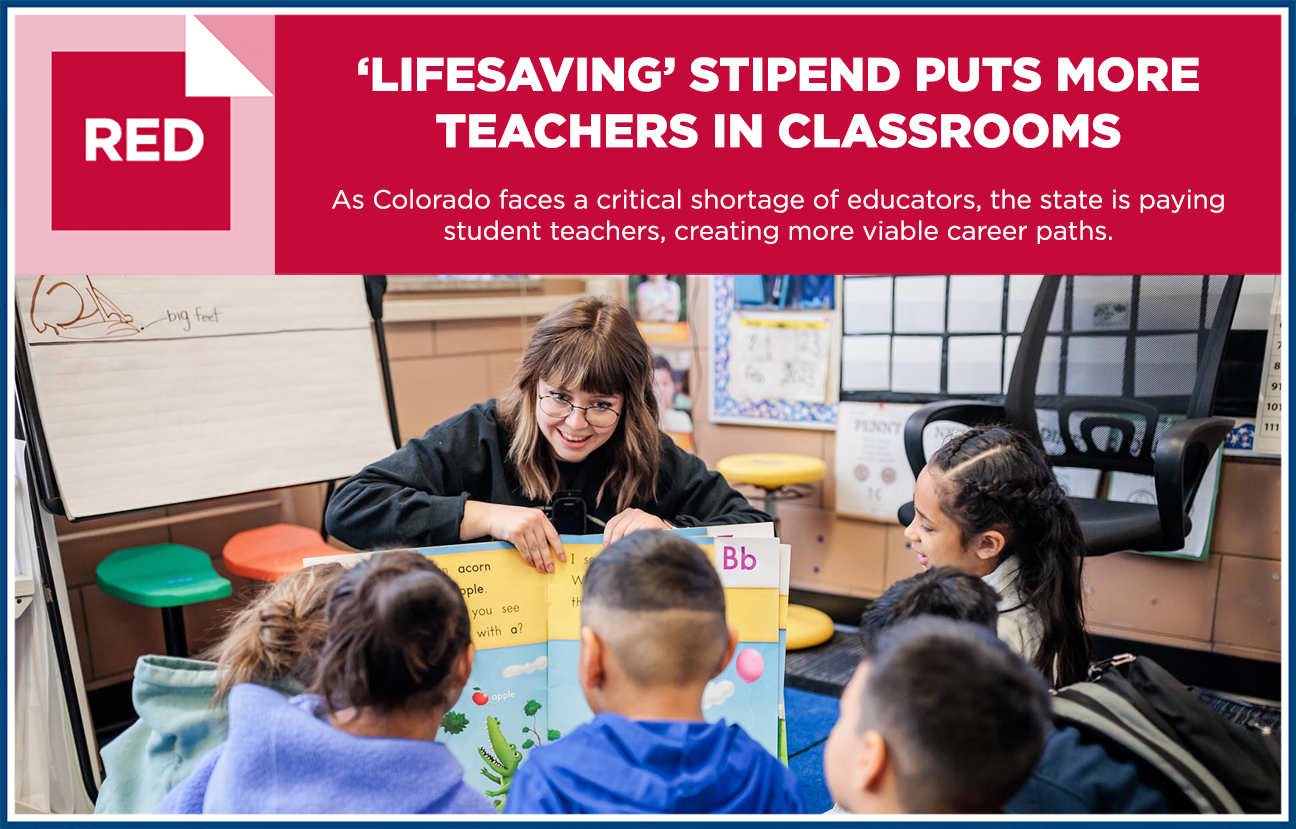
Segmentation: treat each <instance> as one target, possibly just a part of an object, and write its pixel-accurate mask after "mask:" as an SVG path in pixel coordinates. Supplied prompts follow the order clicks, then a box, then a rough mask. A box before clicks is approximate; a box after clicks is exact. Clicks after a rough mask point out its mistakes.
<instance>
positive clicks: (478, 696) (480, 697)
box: [472, 686, 490, 705]
mask: <svg viewBox="0 0 1296 829" xmlns="http://www.w3.org/2000/svg"><path fill="white" fill-rule="evenodd" d="M473 690H474V691H476V692H477V693H475V694H473V695H472V701H473V702H475V703H477V704H478V705H485V704H486V703H487V702H489V701H490V697H488V696H486V695H485V694H483V693H482V689H480V688H477V687H475V686H474V687H473Z"/></svg>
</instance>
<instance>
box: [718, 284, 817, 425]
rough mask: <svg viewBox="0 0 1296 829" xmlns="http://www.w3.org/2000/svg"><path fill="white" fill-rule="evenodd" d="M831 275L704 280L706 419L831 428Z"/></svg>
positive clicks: (719, 421)
mask: <svg viewBox="0 0 1296 829" xmlns="http://www.w3.org/2000/svg"><path fill="white" fill-rule="evenodd" d="M835 306H836V277H835V276H831V275H816V276H716V277H714V278H713V279H712V280H711V309H712V314H711V341H712V348H711V384H712V385H711V420H712V421H713V422H716V423H747V424H757V425H759V424H768V425H775V426H793V427H800V428H807V429H832V428H833V426H834V425H835V424H836V422H837V407H836V405H835V403H836V398H837V390H836V385H837V377H836V366H837V363H838V357H837V349H838V343H839V342H840V335H839V333H838V328H837V316H836V312H835Z"/></svg>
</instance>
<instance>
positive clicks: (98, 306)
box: [29, 275, 140, 340]
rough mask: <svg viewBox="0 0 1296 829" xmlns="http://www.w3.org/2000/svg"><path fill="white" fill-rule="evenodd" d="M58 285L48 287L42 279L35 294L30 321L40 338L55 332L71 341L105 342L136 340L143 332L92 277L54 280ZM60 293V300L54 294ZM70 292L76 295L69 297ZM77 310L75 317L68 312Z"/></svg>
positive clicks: (38, 282)
mask: <svg viewBox="0 0 1296 829" xmlns="http://www.w3.org/2000/svg"><path fill="white" fill-rule="evenodd" d="M53 279H57V280H58V281H57V282H53V284H51V285H49V286H48V287H46V286H45V276H44V275H42V276H41V278H40V279H39V280H37V282H36V288H35V290H33V291H32V298H31V310H30V312H29V319H30V320H31V324H32V328H33V329H34V330H35V331H36V333H37V334H44V333H45V332H46V331H49V330H50V329H53V331H54V333H55V334H56V335H57V336H59V337H64V338H66V339H70V340H105V339H116V338H118V337H133V336H135V335H136V334H138V333H139V332H140V329H139V328H138V327H136V326H135V325H134V322H135V318H134V317H133V316H131V315H130V314H128V313H126V312H125V311H123V310H122V309H121V308H118V307H117V304H116V303H114V302H113V301H112V300H111V299H109V298H108V297H107V296H105V295H104V294H103V292H101V291H100V290H99V289H98V288H96V287H95V286H94V283H93V282H91V281H90V277H89V276H88V275H87V276H85V277H72V278H71V280H75V281H71V280H70V279H69V278H66V277H51V280H53ZM55 291H60V293H59V294H58V296H57V298H55V297H54V292H55ZM68 291H71V292H72V294H74V295H75V299H73V297H72V296H69V294H68ZM73 308H76V313H75V314H72V315H71V316H70V317H69V316H68V312H69V311H71V310H72V309H73Z"/></svg>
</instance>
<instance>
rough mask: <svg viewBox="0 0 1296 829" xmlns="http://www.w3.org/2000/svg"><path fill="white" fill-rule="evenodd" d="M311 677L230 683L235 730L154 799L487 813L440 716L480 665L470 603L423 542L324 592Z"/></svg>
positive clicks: (174, 803)
mask: <svg viewBox="0 0 1296 829" xmlns="http://www.w3.org/2000/svg"><path fill="white" fill-rule="evenodd" d="M327 619H328V628H329V634H328V641H327V643H326V644H325V646H324V651H323V653H322V654H321V656H320V664H319V671H318V674H317V677H316V680H315V686H314V688H313V689H312V690H314V691H315V693H312V694H302V695H300V696H297V697H293V698H292V699H284V698H283V697H282V696H281V695H280V694H278V693H276V692H275V691H272V690H269V689H266V688H262V687H259V686H256V685H251V684H246V685H238V686H236V687H235V688H234V689H233V690H232V691H231V692H230V696H229V737H228V739H227V740H226V742H225V743H224V744H223V745H221V746H220V747H218V748H216V749H215V750H213V751H212V752H211V753H210V754H208V755H207V756H206V757H204V758H203V761H202V762H201V763H200V764H199V765H198V767H197V768H196V769H194V772H193V774H192V775H191V776H190V777H189V778H188V779H187V780H185V781H184V783H182V784H181V785H180V786H178V787H176V788H175V789H172V791H171V793H170V794H169V795H167V797H166V799H165V800H163V801H162V803H161V805H160V806H159V807H158V811H159V812H162V813H168V814H199V813H206V814H232V813H243V814H307V813H311V814H363V813H368V814H377V813H388V814H465V813H473V814H489V813H494V811H495V809H494V808H493V807H492V806H491V804H490V803H489V802H487V800H486V798H485V797H483V796H482V795H481V794H479V793H477V792H475V791H473V790H472V789H470V788H469V787H468V786H467V785H466V784H465V783H464V780H463V768H462V767H461V766H460V765H459V763H458V762H457V761H456V760H455V759H454V758H453V757H452V756H451V754H450V750H449V749H447V748H446V747H445V746H444V745H442V744H440V743H438V742H435V739H436V735H437V730H438V729H439V728H440V725H441V717H442V716H443V715H444V714H445V712H446V711H448V710H450V708H452V707H453V706H454V704H455V702H456V701H457V700H458V699H459V694H460V693H461V692H462V691H463V687H464V685H465V684H466V683H467V681H468V674H469V673H470V672H471V670H472V658H473V649H472V644H471V640H470V631H469V623H468V611H467V608H466V607H465V606H464V602H463V597H462V596H461V595H460V593H459V588H457V587H456V586H455V584H454V582H453V581H451V580H450V577H449V576H447V575H446V574H445V573H443V572H441V570H439V569H438V568H437V567H436V566H435V565H434V564H433V563H432V562H431V561H430V560H428V559H427V558H424V557H423V556H420V555H417V554H415V553H386V554H382V555H376V556H374V557H372V558H371V559H369V560H368V561H366V562H364V563H363V564H361V565H359V566H357V567H356V568H355V569H354V570H351V571H350V572H348V573H347V574H346V575H344V576H343V577H342V579H341V580H340V581H339V582H338V585H337V587H336V588H334V590H333V593H332V595H331V596H330V597H329V604H328V610H327Z"/></svg>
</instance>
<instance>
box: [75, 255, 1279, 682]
mask: <svg viewBox="0 0 1296 829" xmlns="http://www.w3.org/2000/svg"><path fill="white" fill-rule="evenodd" d="M700 284H701V280H700V279H699V280H692V281H691V283H690V291H695V290H698V286H700ZM399 301H401V300H399V299H389V302H399ZM693 307H702V306H701V305H694V306H693ZM534 324H535V318H534V317H529V318H519V317H511V318H508V319H487V320H438V321H421V322H420V321H411V322H397V323H389V324H388V326H387V341H388V350H389V356H390V359H391V366H392V377H393V385H394V390H395V395H396V401H397V414H398V417H399V420H400V426H401V432H402V438H403V439H404V440H408V439H410V438H412V437H417V436H421V435H422V434H423V432H424V431H426V429H427V428H428V427H429V426H431V425H433V424H436V423H439V422H440V421H442V420H444V419H445V418H447V417H449V416H451V415H453V414H455V413H457V412H460V411H462V410H463V409H464V408H466V407H468V406H470V405H472V404H473V403H476V402H479V401H482V400H485V399H487V398H489V397H494V396H497V395H498V394H500V393H501V392H502V391H504V390H505V389H506V388H507V386H508V383H509V380H510V377H511V375H512V372H513V370H514V368H515V366H516V364H517V361H518V359H519V358H520V356H521V353H522V349H523V347H524V346H525V344H526V342H527V340H528V338H529V337H530V330H531V327H532V326H533V325H534ZM693 325H694V328H695V334H694V336H695V342H696V343H705V342H708V341H709V340H708V336H709V334H708V331H707V319H706V315H705V314H698V315H697V318H695V319H694V320H693ZM704 353H705V352H704V351H702V350H698V351H695V354H697V355H699V356H698V357H697V359H698V360H701V359H702V356H701V355H703V354H704ZM693 371H694V376H695V377H697V378H698V380H697V381H695V382H694V383H693V384H692V394H693V399H694V412H695V413H697V415H698V416H697V417H696V419H695V423H694V429H695V433H694V438H695V442H696V445H697V450H698V454H699V455H700V456H701V457H702V458H703V460H705V461H706V462H707V465H708V466H710V467H712V468H714V467H715V464H716V462H717V461H718V460H719V459H720V458H722V457H724V456H726V455H731V454H737V453H742V452H756V451H771V450H777V451H781V452H793V453H799V454H806V455H813V456H816V457H820V458H823V459H824V460H825V461H826V462H827V464H828V475H827V478H826V479H825V481H824V482H823V483H822V484H819V485H816V486H814V487H813V488H812V494H811V495H810V497H808V498H806V499H803V500H800V501H796V502H791V503H789V502H783V503H781V504H780V505H779V515H780V517H781V519H782V533H783V537H784V538H785V539H787V540H788V541H789V543H791V544H792V546H793V550H794V555H793V559H792V584H793V586H794V587H797V588H802V589H807V590H816V591H821V592H826V593H834V594H842V595H852V596H860V597H874V596H877V595H878V594H879V593H881V592H882V591H883V590H884V589H885V588H886V587H887V586H888V585H890V584H891V583H893V582H895V581H897V580H898V579H901V578H905V577H906V576H909V575H912V574H913V573H915V572H917V564H916V562H915V560H914V557H913V555H912V553H910V552H909V551H908V549H906V546H905V540H904V536H903V533H902V531H901V528H900V527H899V526H898V525H888V524H883V523H876V522H870V521H863V520H858V519H853V518H846V517H842V516H838V515H836V513H835V506H836V493H835V487H834V475H835V470H834V459H835V452H836V447H835V435H834V434H833V433H831V432H819V431H809V430H803V429H779V428H767V427H758V426H722V425H716V424H712V423H709V422H707V418H706V412H707V410H708V399H707V390H708V383H707V382H704V381H703V380H704V378H703V374H704V371H705V363H704V362H700V363H698V364H695V365H694V367H693ZM1280 475H1281V467H1280V466H1279V465H1278V464H1276V463H1272V462H1255V461H1240V460H1234V459H1228V460H1226V461H1225V463H1224V466H1223V471H1222V474H1221V485H1220V486H1221V489H1220V495H1219V499H1218V502H1217V510H1216V518H1215V525H1214V532H1213V535H1212V539H1211V555H1210V557H1209V558H1208V559H1207V561H1205V562H1203V563H1197V562H1185V561H1179V560H1174V559H1163V558H1154V557H1149V556H1138V555H1114V556H1108V557H1105V558H1100V559H1090V560H1088V561H1087V562H1086V568H1085V594H1086V597H1087V600H1088V606H1087V609H1088V616H1089V622H1090V626H1091V628H1092V629H1093V630H1094V632H1096V633H1102V634H1109V635H1113V636H1121V637H1125V638H1132V639H1139V640H1143V641H1150V642H1157V643H1163V644H1169V645H1177V646H1180V647H1186V648H1192V649H1196V650H1214V651H1217V652H1221V653H1228V654H1234V655H1239V656H1248V657H1254V658H1259V659H1268V660H1274V661H1277V660H1278V659H1279V652H1280V649H1281V618H1280V607H1281V596H1282V585H1281V582H1280V581H1279V579H1280V575H1279V572H1280V568H1279V560H1280V556H1281V550H1280V547H1281V544H1280V535H1279V533H1280V529H1279V528H1280V515H1281V502H1280V499H1281V488H1280ZM744 491H745V492H746V494H747V495H748V497H749V498H751V499H752V501H753V503H757V504H760V503H761V498H762V497H763V494H762V493H760V492H758V491H757V490H754V489H751V488H745V489H744ZM225 508H228V509H231V510H233V511H232V512H230V513H229V514H227V515H222V516H216V517H206V518H201V519H199V520H196V521H189V520H186V519H185V516H186V515H187V514H193V513H195V512H197V511H200V510H209V509H225ZM322 509H323V488H322V486H311V487H297V488H294V489H287V490H278V491H275V492H271V493H254V494H251V495H245V496H238V497H234V498H225V499H217V500H215V501H208V502H203V503H201V504H192V505H186V506H183V507H174V508H171V509H167V510H151V511H147V512H144V513H136V514H133V515H129V516H117V517H114V518H108V519H101V520H97V521H88V522H80V523H77V524H75V525H71V524H68V523H67V522H65V521H62V520H59V521H57V522H56V523H57V526H58V532H59V537H60V548H61V550H62V554H63V561H64V568H65V572H66V574H67V579H68V589H69V599H70V602H71V605H72V607H71V610H72V617H73V625H74V629H75V632H76V637H77V641H78V643H79V650H80V655H81V661H82V670H83V671H84V673H85V676H86V678H87V682H88V684H89V686H90V687H91V688H95V687H99V686H102V685H106V684H111V683H113V682H119V681H122V680H124V679H128V678H129V676H130V672H131V670H132V668H133V666H134V663H135V659H136V658H137V657H138V656H139V655H141V654H144V653H160V652H162V650H163V649H164V648H163V639H162V625H161V618H160V614H159V613H158V612H157V611H156V610H151V609H147V608H141V607H136V606H134V605H131V604H128V603H127V602H123V601H120V600H118V599H115V598H113V597H111V596H108V595H106V594H104V593H103V592H101V591H100V590H99V589H98V588H97V587H95V586H94V567H95V565H96V564H98V562H99V561H101V560H102V559H103V558H104V557H105V556H107V555H108V554H109V553H111V552H112V551H113V550H116V549H120V548H122V547H129V546H136V545H141V544H154V543H162V542H166V541H173V542H177V543H181V544H189V545H191V546H194V547H197V548H199V549H201V550H204V551H206V552H208V553H210V554H211V555H212V556H213V559H214V563H215V566H216V569H217V570H218V571H219V572H221V573H222V574H223V575H225V576H226V577H227V578H231V580H232V581H233V582H234V586H235V596H234V597H232V598H231V599H226V600H223V601H221V602H213V603H207V604H203V605H195V606H191V607H189V608H186V610H185V622H186V628H187V632H188V634H189V639H190V647H191V649H193V650H195V651H196V650H197V649H198V648H200V647H202V646H203V645H204V644H206V643H207V642H208V641H210V639H211V637H212V635H213V633H214V631H215V630H216V627H215V626H216V624H217V623H218V621H219V620H220V618H221V617H222V614H223V613H227V612H228V611H229V610H230V609H231V608H233V607H234V606H236V601H237V598H238V597H239V595H240V594H243V595H246V592H247V591H248V590H250V589H252V587H253V584H252V583H251V582H249V581H248V580H246V579H242V578H239V577H237V576H234V577H231V576H230V574H229V573H228V571H226V570H225V568H224V565H223V563H222V562H221V561H220V558H219V555H220V550H221V549H222V547H223V546H224V544H225V542H226V541H227V540H228V539H229V538H230V536H232V535H234V534H235V533H236V532H239V531H241V530H244V529H250V528H253V527H258V526H264V525H266V524H272V523H276V522H279V521H284V522H288V523H298V524H301V525H303V526H319V522H320V517H321V513H322ZM154 521H160V523H159V525H157V526H146V527H144V528H138V525H139V524H140V522H154Z"/></svg>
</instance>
